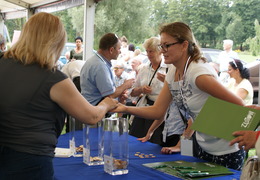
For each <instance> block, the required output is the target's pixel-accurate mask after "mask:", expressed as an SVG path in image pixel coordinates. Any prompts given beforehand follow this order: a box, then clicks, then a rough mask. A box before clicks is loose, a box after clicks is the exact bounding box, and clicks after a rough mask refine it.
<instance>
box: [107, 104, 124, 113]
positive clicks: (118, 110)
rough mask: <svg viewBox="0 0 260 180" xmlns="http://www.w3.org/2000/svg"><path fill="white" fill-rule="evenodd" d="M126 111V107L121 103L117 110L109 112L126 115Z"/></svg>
mask: <svg viewBox="0 0 260 180" xmlns="http://www.w3.org/2000/svg"><path fill="white" fill-rule="evenodd" d="M125 111H126V106H125V105H123V104H121V103H118V104H117V107H116V108H115V109H112V110H110V111H109V112H114V113H120V112H122V113H124V112H125Z"/></svg>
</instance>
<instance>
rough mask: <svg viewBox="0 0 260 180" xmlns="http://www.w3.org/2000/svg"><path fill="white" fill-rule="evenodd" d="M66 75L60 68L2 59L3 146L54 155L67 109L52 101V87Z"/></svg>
mask: <svg viewBox="0 0 260 180" xmlns="http://www.w3.org/2000/svg"><path fill="white" fill-rule="evenodd" d="M66 78H67V77H66V75H65V74H63V73H62V72H60V71H58V70H57V71H55V72H52V71H50V70H46V69H44V68H41V67H40V66H39V65H37V64H32V65H23V64H21V63H20V62H18V61H15V60H14V59H4V58H1V59H0V145H2V146H7V147H9V148H11V149H14V150H16V151H20V152H26V153H31V154H37V155H46V156H54V149H55V146H56V143H57V138H58V136H59V135H60V133H61V131H62V128H63V125H64V121H65V112H64V111H63V110H62V109H61V107H60V106H59V105H58V104H56V103H55V102H53V101H52V100H51V98H50V89H51V87H52V86H53V85H54V84H56V83H58V82H60V81H62V80H64V79H66Z"/></svg>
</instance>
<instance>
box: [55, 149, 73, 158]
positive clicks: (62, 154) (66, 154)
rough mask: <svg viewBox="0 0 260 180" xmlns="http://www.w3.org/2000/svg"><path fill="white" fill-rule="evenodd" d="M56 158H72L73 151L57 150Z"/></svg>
mask: <svg viewBox="0 0 260 180" xmlns="http://www.w3.org/2000/svg"><path fill="white" fill-rule="evenodd" d="M54 152H55V157H65V158H66V157H70V156H71V150H70V149H69V148H58V147H56V148H55V151H54Z"/></svg>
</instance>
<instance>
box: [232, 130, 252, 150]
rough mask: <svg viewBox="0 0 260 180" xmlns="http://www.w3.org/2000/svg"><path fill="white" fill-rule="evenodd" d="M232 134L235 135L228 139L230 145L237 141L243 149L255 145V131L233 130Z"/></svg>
mask: <svg viewBox="0 0 260 180" xmlns="http://www.w3.org/2000/svg"><path fill="white" fill-rule="evenodd" d="M232 135H233V136H237V137H236V138H235V139H233V140H232V141H230V146H232V145H233V144H235V143H238V146H239V148H240V149H242V148H243V147H244V150H245V151H248V150H249V149H251V148H254V147H255V143H256V135H257V131H235V132H233V133H232Z"/></svg>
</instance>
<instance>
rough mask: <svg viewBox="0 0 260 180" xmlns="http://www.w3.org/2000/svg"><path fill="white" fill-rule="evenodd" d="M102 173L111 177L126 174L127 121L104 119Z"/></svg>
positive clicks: (127, 158) (115, 118) (122, 119)
mask: <svg viewBox="0 0 260 180" xmlns="http://www.w3.org/2000/svg"><path fill="white" fill-rule="evenodd" d="M103 130H104V171H105V172H107V173H109V174H111V175H121V174H127V173H128V161H129V150H128V120H127V119H126V118H121V117H111V118H105V119H104V120H103Z"/></svg>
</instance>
